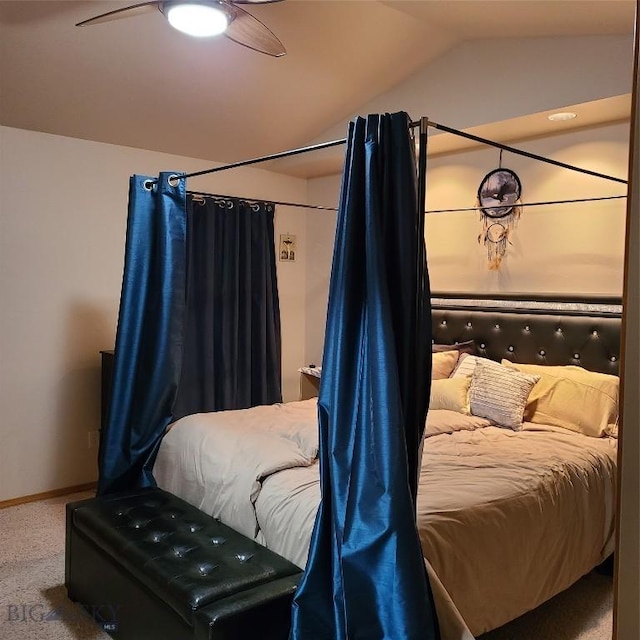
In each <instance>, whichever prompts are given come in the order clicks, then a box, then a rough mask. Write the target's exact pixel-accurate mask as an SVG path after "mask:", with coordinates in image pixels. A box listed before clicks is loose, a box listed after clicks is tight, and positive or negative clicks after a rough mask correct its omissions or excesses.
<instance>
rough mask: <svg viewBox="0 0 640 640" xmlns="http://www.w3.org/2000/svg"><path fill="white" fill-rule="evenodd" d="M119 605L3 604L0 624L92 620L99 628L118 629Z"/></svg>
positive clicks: (105, 629)
mask: <svg viewBox="0 0 640 640" xmlns="http://www.w3.org/2000/svg"><path fill="white" fill-rule="evenodd" d="M120 607H121V605H114V604H85V605H80V604H79V605H78V606H72V605H66V606H60V607H53V608H52V607H51V605H48V604H43V603H41V602H33V603H22V604H7V605H5V611H4V615H3V616H2V620H1V623H2V624H12V625H20V624H45V623H51V622H65V623H73V622H75V623H78V622H86V621H87V620H93V621H94V622H95V623H96V624H97V625H98V626H99V627H100V628H101V629H103V630H104V631H107V632H111V633H113V632H114V631H117V630H118V610H119V609H120Z"/></svg>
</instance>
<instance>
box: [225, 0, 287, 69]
mask: <svg viewBox="0 0 640 640" xmlns="http://www.w3.org/2000/svg"><path fill="white" fill-rule="evenodd" d="M254 4H255V3H254ZM229 11H230V12H231V13H232V16H233V20H231V22H230V23H229V26H228V27H227V30H226V31H225V32H224V35H225V36H227V38H229V39H231V40H233V41H234V42H237V43H238V44H241V45H243V46H245V47H249V49H253V50H254V51H259V52H260V53H266V54H267V55H269V56H273V57H274V58H279V57H280V56H283V55H285V54H286V53H287V50H286V49H285V48H284V46H283V44H282V42H280V40H278V38H276V36H275V35H274V33H273V32H272V31H271V29H269V28H268V27H267V26H265V25H264V24H262V22H260V20H258V18H255V17H254V16H252V15H251V14H250V13H248V12H247V11H245V10H244V9H241V8H240V7H238V6H235V3H234V4H233V5H230V6H229Z"/></svg>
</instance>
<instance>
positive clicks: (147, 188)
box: [142, 180, 155, 191]
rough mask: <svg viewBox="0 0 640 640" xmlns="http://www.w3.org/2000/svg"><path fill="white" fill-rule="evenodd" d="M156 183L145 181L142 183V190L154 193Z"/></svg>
mask: <svg viewBox="0 0 640 640" xmlns="http://www.w3.org/2000/svg"><path fill="white" fill-rule="evenodd" d="M154 184H155V183H154V182H153V180H143V182H142V188H143V189H144V190H145V191H153V185H154Z"/></svg>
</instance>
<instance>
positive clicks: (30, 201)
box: [0, 127, 306, 500]
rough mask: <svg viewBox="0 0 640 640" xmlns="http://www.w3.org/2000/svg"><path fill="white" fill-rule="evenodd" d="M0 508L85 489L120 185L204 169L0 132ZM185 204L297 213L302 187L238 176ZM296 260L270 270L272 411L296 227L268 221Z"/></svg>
mask: <svg viewBox="0 0 640 640" xmlns="http://www.w3.org/2000/svg"><path fill="white" fill-rule="evenodd" d="M0 153H1V156H0V175H2V179H3V186H2V188H1V189H0V194H1V195H0V300H1V303H0V304H1V305H2V312H1V314H0V322H1V326H0V367H1V369H0V376H1V377H0V409H1V412H2V424H1V426H0V430H1V431H0V433H1V434H2V446H1V447H0V500H5V499H11V498H14V497H20V496H25V495H30V494H34V493H39V492H43V491H49V490H52V489H58V488H62V487H67V486H73V485H77V484H81V483H85V482H89V481H92V480H94V479H95V478H96V450H95V449H91V450H90V449H88V436H87V432H89V431H94V430H96V429H98V426H99V397H100V395H99V394H100V378H99V376H100V368H99V367H100V357H99V351H100V350H101V349H109V348H113V344H114V339H115V329H116V321H117V312H118V302H119V296H120V286H121V279H122V266H123V255H124V238H125V225H126V211H127V195H128V179H129V176H130V175H131V174H133V173H138V174H149V175H154V174H156V173H157V172H158V171H160V170H178V171H197V170H201V169H206V168H208V167H210V166H213V165H214V163H212V162H207V161H202V160H193V159H189V158H182V157H176V156H170V155H165V154H160V153H155V152H148V151H142V150H138V149H132V148H127V147H118V146H113V145H107V144H101V143H95V142H88V141H83V140H76V139H72V138H65V137H60V136H54V135H49V134H42V133H36V132H30V131H23V130H19V129H12V128H7V127H0ZM189 188H191V189H194V190H202V191H209V192H215V193H228V194H231V195H244V196H248V197H256V198H273V199H281V200H290V201H293V202H304V201H305V198H306V181H304V180H301V179H296V178H290V177H286V176H282V175H278V174H274V173H270V172H268V171H264V170H260V169H255V168H243V169H237V170H233V171H228V172H221V173H220V174H212V175H210V176H205V177H201V178H194V179H192V180H190V181H189ZM279 233H295V234H297V236H298V255H299V256H300V258H299V259H298V260H297V261H296V262H293V263H281V262H278V278H279V289H280V301H281V312H282V335H283V337H284V340H283V381H284V396H285V399H286V400H293V399H297V394H298V374H297V371H296V370H297V368H298V367H299V366H301V365H302V364H303V362H304V327H305V307H304V304H303V293H302V292H303V291H304V282H305V261H304V259H302V257H303V256H304V252H305V221H304V213H301V212H299V211H296V210H294V209H290V208H289V209H285V208H278V209H277V212H276V234H279Z"/></svg>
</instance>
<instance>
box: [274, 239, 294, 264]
mask: <svg viewBox="0 0 640 640" xmlns="http://www.w3.org/2000/svg"><path fill="white" fill-rule="evenodd" d="M278 255H279V257H280V262H293V261H294V260H295V259H296V237H295V236H292V235H291V234H289V233H282V234H280V250H279V253H278Z"/></svg>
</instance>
